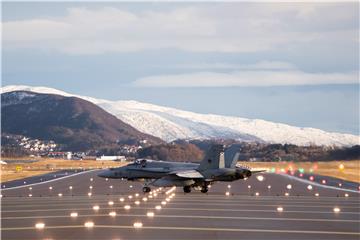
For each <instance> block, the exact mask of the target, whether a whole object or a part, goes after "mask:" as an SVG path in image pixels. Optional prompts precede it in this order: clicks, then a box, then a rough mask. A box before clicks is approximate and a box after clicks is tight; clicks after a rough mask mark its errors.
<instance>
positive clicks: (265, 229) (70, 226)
mask: <svg viewBox="0 0 360 240" xmlns="http://www.w3.org/2000/svg"><path fill="white" fill-rule="evenodd" d="M97 173H98V171H90V172H85V173H76V174H73V175H72V176H64V177H63V178H60V179H57V180H51V181H50V182H40V183H35V184H32V185H27V186H23V185H24V184H23V183H20V184H18V185H17V186H18V187H15V188H8V189H3V190H2V191H1V194H2V195H1V196H2V198H1V207H2V209H1V234H2V236H1V237H2V239H360V212H359V208H360V198H359V197H360V194H359V192H358V189H356V188H358V185H357V184H354V183H351V184H350V183H346V182H344V181H342V180H339V179H334V178H332V179H331V181H329V179H327V180H328V181H329V182H331V185H332V186H328V185H327V182H326V183H325V184H324V183H322V180H324V179H323V178H322V177H321V176H317V177H316V178H317V179H318V181H317V182H312V181H308V180H307V179H308V177H307V176H305V177H304V178H296V177H294V176H291V175H285V174H271V173H264V174H259V175H257V176H252V177H251V178H250V179H247V180H245V181H244V180H239V181H236V182H231V183H216V184H214V185H213V186H212V187H211V188H210V190H209V192H208V193H207V194H202V193H200V191H194V190H193V191H192V192H191V193H189V194H184V193H183V192H182V189H181V188H177V189H173V188H166V189H161V190H156V188H153V190H156V191H157V192H156V196H155V194H151V196H152V197H151V198H150V195H149V194H146V195H145V194H143V193H142V192H141V187H142V185H141V184H140V183H137V182H127V181H125V180H111V179H108V180H106V179H102V178H99V177H97V176H96V174H97ZM260 176H261V177H260ZM39 178H41V177H39ZM314 180H315V181H316V179H314ZM34 181H35V182H36V179H35V180H34ZM339 183H340V185H339ZM349 184H350V185H351V186H353V187H352V189H350V190H345V189H344V187H343V186H347V185H349ZM7 185H8V184H7ZM309 185H311V187H309ZM269 186H270V187H269ZM339 186H341V187H339ZM226 192H228V195H226ZM89 193H91V195H90V196H89V195H88V194H89ZM129 196H131V198H129ZM144 197H146V198H147V199H146V201H144V199H143V198H144ZM122 198H124V201H123V202H122V201H120V200H121V199H122ZM109 201H110V204H109ZM111 201H112V202H113V204H111ZM136 201H139V202H138V203H139V205H137V204H136V203H137V202H136ZM162 202H163V203H162ZM164 203H166V204H164ZM126 205H129V206H130V209H125V208H124V206H126ZM94 206H99V209H98V210H94V209H93V207H94ZM156 206H162V209H160V210H158V209H156V208H155V207H156ZM280 208H282V211H281V209H280ZM334 209H337V210H339V212H335V211H334ZM110 212H115V213H116V215H115V216H110V215H109V213H110ZM148 212H153V213H154V216H153V217H149V216H147V213H148ZM71 213H77V217H71V216H70V214H71ZM86 222H87V224H89V222H92V223H93V224H94V226H93V227H89V228H88V227H85V226H84V224H85V223H86ZM37 223H43V224H45V225H44V226H43V227H44V228H43V229H37V228H36V227H35V225H36V224H37ZM134 223H137V224H138V225H139V224H140V223H141V224H142V227H139V228H135V227H134Z"/></svg>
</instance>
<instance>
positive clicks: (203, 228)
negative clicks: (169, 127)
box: [1, 225, 360, 236]
mask: <svg viewBox="0 0 360 240" xmlns="http://www.w3.org/2000/svg"><path fill="white" fill-rule="evenodd" d="M83 227H84V226H83V225H72V226H71V225H70V226H49V227H47V229H66V228H69V229H71V228H83ZM94 228H114V229H133V228H134V227H133V226H120V225H114V226H111V225H94ZM33 229H34V227H13V228H1V230H2V231H19V230H33ZM142 229H149V230H182V231H219V232H255V233H292V234H319V235H355V236H360V233H358V232H340V231H307V230H283V229H245V228H244V229H241V228H236V229H235V228H205V227H157V226H143V227H142Z"/></svg>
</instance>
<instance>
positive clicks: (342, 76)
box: [133, 70, 359, 87]
mask: <svg viewBox="0 0 360 240" xmlns="http://www.w3.org/2000/svg"><path fill="white" fill-rule="evenodd" d="M358 79H359V75H358V73H355V72H352V73H306V72H302V71H298V70H289V71H265V70H261V71H235V72H230V73H217V72H197V73H189V74H178V75H160V76H150V77H144V78H140V79H138V80H136V81H134V82H133V86H136V87H235V86H237V87H244V86H256V87H258V86H289V85H321V84H350V83H358Z"/></svg>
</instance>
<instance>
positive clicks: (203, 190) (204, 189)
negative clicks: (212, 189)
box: [201, 187, 209, 193]
mask: <svg viewBox="0 0 360 240" xmlns="http://www.w3.org/2000/svg"><path fill="white" fill-rule="evenodd" d="M208 190H209V189H208V188H207V187H203V188H201V192H202V193H207V192H208Z"/></svg>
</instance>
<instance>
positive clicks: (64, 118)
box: [1, 91, 162, 150]
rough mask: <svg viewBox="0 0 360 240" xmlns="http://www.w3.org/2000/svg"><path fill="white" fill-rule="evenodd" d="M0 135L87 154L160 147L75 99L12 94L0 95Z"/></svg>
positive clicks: (145, 135) (88, 103) (42, 94)
mask: <svg viewBox="0 0 360 240" xmlns="http://www.w3.org/2000/svg"><path fill="white" fill-rule="evenodd" d="M1 113H2V114H1V122H2V132H3V133H10V134H20V135H24V136H28V137H33V138H39V139H43V140H54V141H55V142H57V143H61V144H64V145H65V146H66V147H65V148H66V149H69V150H89V149H94V148H99V147H104V146H109V145H116V144H117V143H129V144H130V143H133V142H139V141H142V140H145V139H146V140H148V141H149V142H153V143H162V140H160V139H157V138H156V137H153V136H150V135H147V134H144V133H142V132H140V131H138V130H136V129H135V128H133V127H132V126H130V125H128V124H126V123H124V122H122V121H121V120H120V119H118V118H116V117H115V116H113V115H112V114H110V113H108V112H106V111H105V110H103V109H102V108H100V107H99V106H97V105H95V104H93V103H91V102H89V101H86V100H84V99H80V98H77V97H67V96H62V95H58V94H47V93H35V92H29V91H11V92H7V93H2V94H1Z"/></svg>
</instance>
